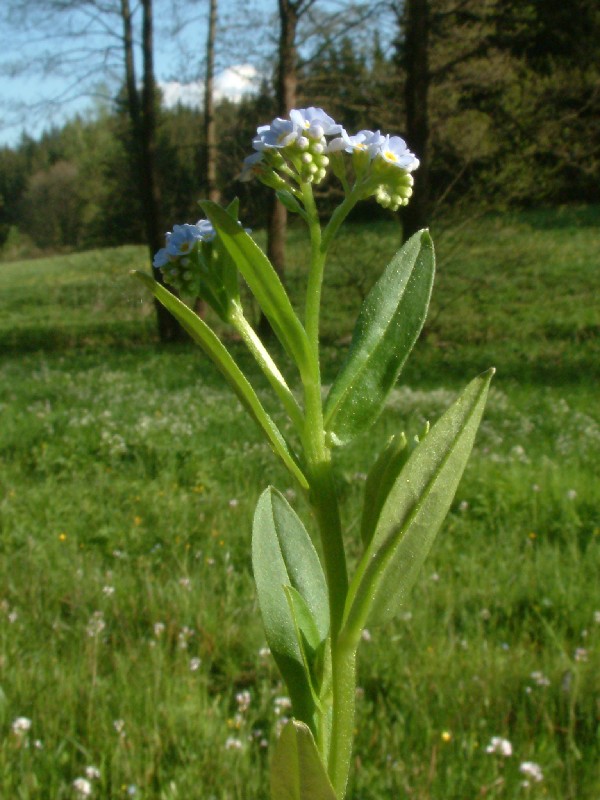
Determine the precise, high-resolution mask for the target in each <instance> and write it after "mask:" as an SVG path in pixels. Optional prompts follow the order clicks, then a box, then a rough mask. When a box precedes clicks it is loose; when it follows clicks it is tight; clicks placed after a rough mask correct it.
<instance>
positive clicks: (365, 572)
mask: <svg viewBox="0 0 600 800" xmlns="http://www.w3.org/2000/svg"><path fill="white" fill-rule="evenodd" d="M253 147H254V152H253V153H252V154H251V155H250V156H248V158H246V159H245V161H244V165H243V168H242V172H241V175H240V179H241V180H253V179H257V180H259V181H261V182H262V183H264V184H266V185H267V186H269V187H271V188H272V189H273V190H274V191H275V192H276V194H277V197H278V198H279V199H280V201H281V202H282V203H283V204H284V205H285V207H286V208H287V209H288V210H289V211H290V212H292V213H295V214H297V215H299V216H300V217H301V218H302V219H303V220H304V222H305V223H306V226H307V229H308V235H309V247H308V248H307V281H306V293H305V300H304V309H303V313H302V314H301V315H299V314H298V313H297V312H296V311H295V310H294V308H293V307H292V304H291V302H290V299H289V297H288V294H287V292H286V290H285V288H284V286H283V284H282V282H281V280H280V278H279V277H278V275H277V273H276V272H275V269H274V268H273V266H272V265H271V263H270V262H269V260H268V259H267V257H266V255H265V254H264V253H263V252H262V251H261V250H260V248H259V247H258V246H257V244H256V243H255V242H254V240H253V239H252V237H251V235H250V233H249V231H246V230H244V228H243V227H242V226H241V224H240V223H239V221H238V219H237V203H236V202H233V203H232V204H231V205H230V206H229V207H227V208H221V207H220V206H218V205H216V204H215V203H212V202H208V201H205V202H201V203H200V205H201V206H202V208H203V210H204V212H205V214H206V216H207V218H208V219H207V220H201V221H199V222H198V223H197V224H196V225H179V226H175V227H174V228H173V231H172V232H171V233H168V234H167V237H166V245H165V248H163V249H162V250H160V251H159V252H158V253H157V254H156V258H155V261H154V265H155V267H156V268H158V269H160V270H161V272H162V274H163V276H164V279H165V281H166V282H167V283H168V284H170V285H171V286H173V287H174V288H175V289H176V290H177V291H178V292H179V293H180V294H182V295H183V296H185V295H189V296H192V297H194V296H198V295H199V296H201V297H202V298H203V299H204V300H205V301H206V302H207V303H208V304H209V305H210V306H211V307H212V308H213V309H214V310H215V312H216V313H217V314H218V316H219V317H220V318H221V320H223V321H224V322H225V323H227V324H229V325H231V326H232V327H233V328H234V329H235V330H236V331H237V332H238V333H239V334H240V336H241V338H242V340H243V341H244V343H245V344H246V345H247V347H248V348H249V350H250V352H251V353H252V355H253V356H254V358H255V359H256V361H257V363H258V365H259V366H260V368H261V369H262V371H263V373H264V374H265V376H266V377H267V379H268V381H269V384H270V386H271V388H272V390H273V392H274V394H275V396H276V397H277V398H278V400H279V402H280V404H281V407H282V409H283V411H284V412H285V413H286V414H287V416H288V418H289V420H290V423H291V429H292V430H293V431H294V435H293V437H286V436H285V435H284V434H283V432H282V430H281V429H280V427H279V426H278V425H277V424H276V423H275V422H274V420H273V419H272V418H271V416H270V415H269V414H268V413H267V411H266V410H265V408H264V407H263V405H262V403H261V401H260V399H259V397H258V395H257V394H256V392H255V390H254V388H253V386H252V384H251V382H250V380H249V379H248V377H247V376H246V375H245V374H244V373H243V371H242V370H241V369H240V367H239V366H238V364H237V363H236V361H235V359H234V358H233V356H232V355H231V353H230V352H229V351H228V350H227V348H226V347H225V345H224V344H223V343H222V341H221V340H220V339H219V337H218V336H217V335H216V334H215V332H214V331H213V330H212V329H211V328H210V327H209V325H208V324H207V323H206V322H205V321H204V320H202V319H200V318H199V317H198V316H197V315H196V314H195V313H194V312H193V311H192V310H191V309H190V308H189V307H188V306H187V305H186V304H185V303H184V302H183V301H181V300H179V299H178V298H177V297H175V296H174V295H173V294H171V293H170V292H169V291H167V290H166V289H165V288H164V287H163V286H161V285H160V284H159V283H158V282H156V281H154V280H152V278H150V277H149V276H147V275H143V274H141V273H136V275H137V276H138V277H139V278H140V279H141V280H142V281H143V282H144V283H145V284H146V285H147V286H148V287H149V288H150V289H151V291H152V292H153V293H154V295H155V296H156V297H157V298H158V300H160V302H162V303H163V304H164V305H165V306H166V308H167V309H169V310H170V311H171V312H172V313H173V314H174V315H175V316H176V317H177V319H178V320H179V321H180V323H181V324H182V325H183V327H184V328H185V329H186V330H187V331H188V333H189V334H190V336H191V337H192V338H193V339H194V340H195V341H196V342H197V343H198V344H199V345H200V346H201V347H202V348H203V349H204V351H205V352H206V353H207V354H208V356H209V357H210V358H212V359H213V361H214V362H215V363H216V365H217V366H218V367H219V369H220V370H221V372H222V373H223V375H224V377H225V378H226V380H227V381H228V382H229V384H230V386H231V388H232V389H233V391H234V392H235V393H236V395H237V396H238V398H239V400H240V401H241V403H242V405H243V406H244V408H245V409H246V411H247V412H248V413H249V414H250V416H251V417H252V418H253V419H254V421H255V422H256V424H257V425H258V426H259V428H260V429H261V430H262V432H263V434H264V435H265V436H266V438H267V440H268V442H269V443H270V445H271V447H272V449H273V452H274V453H275V455H276V456H277V457H278V458H279V459H280V460H281V462H282V463H283V464H284V465H285V467H286V468H287V470H288V471H289V473H290V474H291V475H292V476H293V478H294V480H295V481H296V482H297V484H298V486H299V487H300V489H301V490H302V491H303V492H304V493H305V495H306V497H307V499H308V502H309V504H310V506H311V509H312V514H313V520H314V525H315V527H316V529H317V532H318V543H317V545H316V546H315V544H314V543H313V539H312V538H311V536H310V535H309V534H308V532H307V530H306V527H305V525H304V523H303V522H302V521H301V519H300V518H299V516H298V515H297V514H296V512H295V511H294V510H293V509H292V507H291V506H290V504H289V503H288V501H287V500H286V498H285V496H284V495H283V494H281V493H280V492H279V491H278V490H277V489H276V488H274V487H268V488H267V489H265V491H264V492H263V493H262V495H261V496H260V498H259V500H258V504H257V506H256V511H255V515H254V523H253V531H252V563H253V569H254V577H255V581H256V588H257V593H258V600H259V604H260V609H261V613H262V617H263V623H264V627H265V633H266V637H267V641H268V644H269V647H270V649H271V652H272V653H273V656H274V658H275V660H276V662H277V665H278V667H279V669H280V671H281V674H282V677H283V679H284V681H285V683H286V685H287V688H288V692H289V696H290V698H291V704H292V718H291V719H290V720H289V721H288V722H287V724H286V725H285V726H284V727H283V730H282V732H281V735H280V738H279V741H278V744H277V748H276V750H275V753H274V755H273V758H272V762H271V795H272V800H291V799H293V800H343V798H344V797H345V794H346V789H347V783H348V775H349V771H350V764H351V753H352V742H353V735H354V712H355V702H356V655H357V650H358V647H359V644H360V642H361V641H362V640H363V639H364V638H365V635H364V631H365V630H366V629H367V626H368V629H369V630H372V629H373V628H374V627H375V626H377V625H381V624H382V623H384V622H387V621H389V620H391V619H392V618H393V617H394V616H395V615H397V614H398V612H399V610H400V609H401V607H402V605H403V604H404V603H405V602H406V599H407V596H408V592H409V590H410V588H411V586H412V585H413V583H414V581H415V579H416V577H417V574H418V572H419V569H420V567H421V565H422V563H423V561H424V559H425V557H426V555H427V553H428V552H429V550H430V548H431V545H432V543H433V541H434V538H435V536H436V534H437V532H438V530H439V528H440V526H441V524H442V522H443V520H444V517H445V515H446V513H447V511H448V508H449V506H450V503H451V501H452V499H453V497H454V493H455V491H456V488H457V485H458V482H459V480H460V478H461V475H462V472H463V470H464V467H465V465H466V462H467V459H468V457H469V454H470V451H471V448H472V445H473V441H474V438H475V434H476V431H477V428H478V425H479V422H480V419H481V416H482V413H483V409H484V404H485V400H486V395H487V391H488V386H489V383H490V380H491V377H492V374H493V370H489V371H488V372H487V373H485V374H483V375H481V376H479V377H477V378H475V379H474V380H473V381H472V382H471V383H470V384H469V385H468V386H467V387H466V389H465V390H464V391H463V392H462V394H461V395H460V396H459V397H458V399H457V400H456V401H455V402H454V403H453V405H451V407H450V408H449V409H448V410H447V411H446V412H445V413H444V414H443V416H442V417H441V418H440V419H439V420H437V422H435V424H433V425H432V426H431V428H429V426H427V429H426V430H425V431H424V432H423V434H422V435H421V436H420V437H418V438H417V439H415V440H414V441H412V442H410V443H409V442H408V441H407V438H406V436H405V435H404V433H403V432H401V431H399V432H398V434H397V435H396V436H394V437H392V439H391V440H390V441H388V442H387V443H386V444H385V445H384V446H383V449H382V451H381V453H380V454H379V456H378V457H377V459H376V460H375V462H374V464H373V466H372V467H371V470H370V472H369V473H368V475H367V477H366V481H365V490H364V505H363V511H362V515H361V519H360V525H359V530H360V539H361V544H360V548H361V552H360V557H359V559H358V563H357V565H356V568H355V569H354V571H353V574H349V571H348V566H347V544H348V538H349V534H348V532H347V531H345V530H343V527H342V521H341V515H340V508H339V502H338V496H337V493H336V484H335V479H334V471H335V461H336V450H337V449H338V448H341V447H344V446H345V445H347V444H348V443H349V442H350V441H352V440H353V439H354V438H355V437H356V436H358V435H359V434H361V433H364V432H365V431H367V430H368V429H369V428H370V427H371V425H372V424H373V422H374V421H375V420H376V418H377V417H378V415H379V414H380V412H381V411H382V409H383V407H384V405H385V402H386V398H387V396H388V394H389V392H390V391H391V390H392V388H393V387H394V385H395V384H396V382H397V380H398V376H399V374H400V371H401V370H402V367H403V365H404V363H405V361H406V359H407V357H408V355H409V353H410V350H411V349H412V346H413V344H414V343H415V341H416V339H417V337H418V336H419V333H420V331H421V329H422V327H423V323H424V321H425V316H426V313H427V308H428V304H429V298H430V294H431V288H432V283H433V276H434V250H433V244H432V241H431V238H430V236H429V233H428V232H427V231H426V230H423V231H419V232H418V233H416V234H415V235H414V236H412V237H411V238H410V239H409V240H408V241H407V242H406V243H405V244H404V245H403V247H402V248H401V249H400V250H399V251H398V253H397V254H396V255H395V256H394V258H393V259H392V260H391V262H390V263H389V264H388V266H387V267H386V268H385V270H384V271H383V273H382V275H381V277H380V278H379V280H378V281H377V282H376V283H375V285H374V286H373V288H372V289H371V291H370V293H369V294H368V296H367V297H366V299H365V301H364V303H363V306H362V308H361V310H360V313H359V315H358V319H357V321H356V325H355V328H354V333H353V337H352V342H351V344H350V347H349V349H348V353H347V355H346V359H345V361H344V363H343V365H342V366H341V368H340V370H339V373H338V375H337V377H336V378H335V380H334V381H333V384H332V386H331V388H330V389H329V391H328V393H327V394H326V396H325V397H323V392H322V384H321V362H320V352H319V318H320V307H321V288H322V283H323V273H324V269H325V264H326V258H327V253H328V251H329V249H330V247H331V245H332V242H333V241H334V239H335V237H336V236H337V235H338V234H339V230H340V227H341V225H342V223H343V222H344V220H345V219H346V217H347V216H348V214H349V213H350V212H351V211H352V209H353V208H354V207H355V206H356V204H357V203H359V202H360V201H362V200H365V199H367V198H369V197H373V198H375V200H376V201H377V203H379V204H380V205H381V206H383V207H385V208H389V209H391V210H393V211H395V210H397V209H399V208H400V207H401V206H404V205H406V204H407V203H408V202H409V199H410V197H411V194H412V186H413V177H412V173H413V172H414V171H415V170H416V169H417V168H418V166H419V162H418V159H417V158H416V157H415V156H414V155H413V154H412V153H411V152H410V150H409V149H408V147H407V145H406V143H405V142H404V140H403V139H401V138H400V137H399V136H390V135H387V134H382V133H381V132H380V131H368V130H362V131H359V132H358V133H354V134H349V133H348V132H347V131H346V130H344V128H343V127H342V126H341V125H339V124H338V123H336V122H335V121H334V120H333V119H332V118H331V117H330V116H329V115H328V114H326V113H325V112H324V111H323V109H320V108H314V107H310V108H306V109H294V110H292V111H291V112H290V114H289V118H287V119H282V118H276V119H274V120H273V121H272V122H271V123H270V124H269V125H263V126H260V127H259V128H258V129H257V133H256V136H255V137H254V140H253ZM330 174H332V175H333V177H334V178H335V179H337V180H338V181H339V182H340V184H341V187H342V190H343V199H342V201H341V202H340V204H339V205H338V206H337V208H336V209H335V210H334V211H333V214H332V216H331V218H330V219H329V220H328V221H327V222H326V223H325V224H321V221H320V216H319V213H318V208H317V203H316V200H315V196H314V191H313V187H314V186H315V185H318V184H320V183H321V182H322V181H323V180H325V178H326V177H327V176H328V175H330ZM240 275H241V276H242V277H243V279H244V280H245V281H246V283H247V285H248V287H249V289H250V291H251V292H252V294H253V295H254V297H255V298H256V301H257V302H258V304H259V306H260V308H261V310H262V312H263V313H264V314H265V316H266V317H267V319H268V320H269V322H270V325H271V328H272V330H273V331H274V333H275V335H276V336H277V338H278V339H279V341H280V342H281V344H282V345H283V348H284V351H285V354H286V358H288V359H290V361H291V362H292V364H293V365H294V367H295V369H296V370H297V373H298V375H299V378H300V383H301V391H300V392H294V391H292V389H291V388H290V386H289V385H288V383H287V381H286V380H285V378H284V376H283V374H282V372H281V371H280V369H279V368H278V367H277V365H276V364H275V361H274V359H273V358H272V356H271V355H270V353H269V352H268V349H267V347H266V346H265V343H264V342H263V341H261V339H260V337H259V336H258V334H257V333H256V331H255V330H254V328H253V327H252V325H251V324H250V322H249V321H248V319H247V317H246V314H245V311H244V308H243V304H242V301H241V298H240V292H239V276H240Z"/></svg>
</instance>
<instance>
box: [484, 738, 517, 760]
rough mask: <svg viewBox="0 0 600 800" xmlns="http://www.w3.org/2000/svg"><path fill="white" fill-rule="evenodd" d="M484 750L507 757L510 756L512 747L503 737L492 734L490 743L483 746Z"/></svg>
mask: <svg viewBox="0 0 600 800" xmlns="http://www.w3.org/2000/svg"><path fill="white" fill-rule="evenodd" d="M485 752H486V753H492V754H493V755H497V756H503V758H508V757H509V756H512V752H513V749H512V744H511V743H510V742H509V741H508V739H503V738H502V737H501V736H492V738H491V741H490V743H489V744H488V746H487V747H486V748H485Z"/></svg>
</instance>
